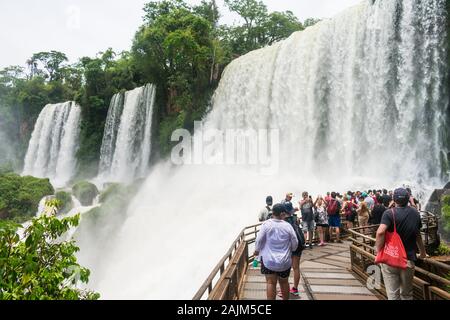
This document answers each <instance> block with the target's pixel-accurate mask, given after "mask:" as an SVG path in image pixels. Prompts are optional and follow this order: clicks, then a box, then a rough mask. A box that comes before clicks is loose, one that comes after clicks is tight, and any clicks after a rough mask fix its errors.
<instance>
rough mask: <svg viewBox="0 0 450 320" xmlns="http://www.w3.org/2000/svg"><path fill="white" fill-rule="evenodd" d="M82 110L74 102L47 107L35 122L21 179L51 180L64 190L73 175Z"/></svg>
mask: <svg viewBox="0 0 450 320" xmlns="http://www.w3.org/2000/svg"><path fill="white" fill-rule="evenodd" d="M80 119H81V108H80V107H79V106H77V105H76V104H75V102H65V103H59V104H49V105H47V106H45V108H44V109H42V111H41V113H40V115H39V118H38V120H37V121H36V124H35V127H34V131H33V134H32V135H31V140H30V143H29V146H28V151H27V153H26V156H25V166H24V170H23V175H31V176H35V177H40V178H50V180H51V181H52V183H53V184H54V185H55V186H57V187H61V186H65V184H66V183H68V182H69V180H70V179H71V178H73V175H74V173H75V169H76V159H75V154H76V151H77V148H78V142H79V141H78V140H79V134H80Z"/></svg>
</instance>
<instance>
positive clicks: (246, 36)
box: [225, 0, 269, 54]
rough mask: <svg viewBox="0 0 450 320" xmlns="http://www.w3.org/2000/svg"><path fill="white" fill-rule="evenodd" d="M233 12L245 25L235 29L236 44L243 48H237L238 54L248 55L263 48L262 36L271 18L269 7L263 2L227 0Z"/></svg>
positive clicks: (226, 2)
mask: <svg viewBox="0 0 450 320" xmlns="http://www.w3.org/2000/svg"><path fill="white" fill-rule="evenodd" d="M225 4H226V5H227V6H228V8H229V10H230V11H231V12H235V13H237V14H238V15H239V16H240V17H241V18H242V19H243V20H244V25H243V26H238V27H236V28H234V30H233V33H234V42H235V44H237V43H239V44H241V45H242V47H237V46H236V47H235V48H236V50H237V51H238V53H241V54H242V53H246V52H248V51H251V50H255V49H258V48H261V47H262V46H263V45H264V44H262V43H260V41H259V40H260V38H261V35H262V34H264V31H265V30H264V25H265V24H266V23H267V20H268V18H269V14H268V10H267V6H266V5H265V4H264V3H263V2H262V1H256V0H225Z"/></svg>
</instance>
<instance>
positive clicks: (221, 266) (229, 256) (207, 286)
mask: <svg viewBox="0 0 450 320" xmlns="http://www.w3.org/2000/svg"><path fill="white" fill-rule="evenodd" d="M261 224H262V223H259V224H255V225H252V226H248V227H246V228H244V229H243V230H242V231H241V233H240V234H239V236H238V237H237V238H236V240H235V241H234V242H233V244H232V245H231V247H230V249H229V250H228V251H227V253H226V254H225V255H224V256H223V258H222V259H221V260H220V261H219V263H218V264H217V265H216V267H215V268H214V269H213V271H212V272H211V274H210V275H209V276H208V278H207V279H206V280H205V282H204V283H203V285H202V286H201V287H200V289H199V290H198V291H197V293H196V294H195V296H194V298H193V300H201V299H202V297H203V296H204V294H205V292H206V291H208V294H211V292H212V291H213V289H214V288H215V286H217V284H216V285H215V286H213V281H214V279H215V278H216V276H217V275H218V274H219V272H220V276H222V275H223V274H224V273H225V272H226V271H228V269H229V267H230V264H228V265H227V266H225V264H226V262H227V261H228V262H231V261H232V260H233V258H234V257H235V254H236V252H237V250H238V249H239V247H240V245H241V244H242V243H243V242H247V243H252V242H254V240H255V239H254V238H252V239H246V236H250V235H253V234H254V235H255V238H256V234H257V233H258V232H259V230H258V227H259V226H261ZM250 229H252V231H250ZM247 231H249V232H247Z"/></svg>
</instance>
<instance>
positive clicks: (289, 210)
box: [284, 202, 295, 215]
mask: <svg viewBox="0 0 450 320" xmlns="http://www.w3.org/2000/svg"><path fill="white" fill-rule="evenodd" d="M284 208H285V210H286V211H285V212H286V213H289V214H291V215H292V214H294V213H295V210H294V206H293V205H292V203H290V202H286V203H285V204H284Z"/></svg>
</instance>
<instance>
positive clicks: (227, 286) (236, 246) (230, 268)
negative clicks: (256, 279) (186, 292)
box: [193, 224, 261, 300]
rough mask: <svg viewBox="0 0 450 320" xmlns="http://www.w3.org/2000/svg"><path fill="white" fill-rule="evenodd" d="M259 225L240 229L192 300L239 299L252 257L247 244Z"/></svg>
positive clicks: (252, 241)
mask: <svg viewBox="0 0 450 320" xmlns="http://www.w3.org/2000/svg"><path fill="white" fill-rule="evenodd" d="M260 226H261V224H257V225H253V226H250V227H247V228H245V229H244V230H242V232H241V233H240V234H239V236H238V237H237V239H236V240H235V241H234V242H233V244H232V246H231V248H230V250H228V252H227V253H226V254H225V256H224V257H223V258H222V260H220V262H219V263H218V264H217V266H216V267H215V268H214V269H213V271H212V272H211V274H210V275H209V277H208V278H207V279H206V281H205V282H204V283H203V285H202V286H201V287H200V289H199V290H198V292H197V293H196V294H195V296H194V298H193V300H201V299H204V298H207V299H208V300H237V299H239V297H240V294H241V291H242V287H243V285H244V277H245V274H246V273H247V269H248V265H249V263H250V262H251V261H252V260H253V259H254V257H253V253H252V255H250V254H249V245H251V244H252V243H254V242H255V240H256V236H257V234H258V232H259V229H260ZM217 278H218V279H217ZM216 279H217V282H216V283H215V280H216Z"/></svg>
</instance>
